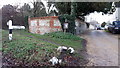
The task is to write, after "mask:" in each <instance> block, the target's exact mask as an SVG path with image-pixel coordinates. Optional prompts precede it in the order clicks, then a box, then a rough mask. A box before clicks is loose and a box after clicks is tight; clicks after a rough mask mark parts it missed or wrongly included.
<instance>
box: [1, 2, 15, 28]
mask: <svg viewBox="0 0 120 68" xmlns="http://www.w3.org/2000/svg"><path fill="white" fill-rule="evenodd" d="M16 13H17V11H16V8H15V7H14V6H12V5H10V4H8V5H4V6H3V7H2V28H3V29H6V28H7V25H6V23H7V21H8V20H9V19H13V18H11V16H13V17H14V16H15V15H16Z"/></svg>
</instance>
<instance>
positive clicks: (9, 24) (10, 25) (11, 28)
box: [7, 20, 25, 40]
mask: <svg viewBox="0 0 120 68" xmlns="http://www.w3.org/2000/svg"><path fill="white" fill-rule="evenodd" d="M7 25H8V27H9V40H12V30H13V29H25V26H12V20H9V21H8V22H7Z"/></svg>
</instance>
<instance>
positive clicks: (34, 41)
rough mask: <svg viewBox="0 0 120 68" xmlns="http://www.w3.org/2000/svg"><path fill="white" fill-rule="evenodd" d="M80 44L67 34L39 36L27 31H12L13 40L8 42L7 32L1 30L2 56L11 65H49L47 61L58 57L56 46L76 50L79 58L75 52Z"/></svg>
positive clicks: (79, 47)
mask: <svg viewBox="0 0 120 68" xmlns="http://www.w3.org/2000/svg"><path fill="white" fill-rule="evenodd" d="M81 42H82V39H81V38H80V37H77V36H75V35H72V34H69V33H65V34H64V33H63V32H53V33H48V34H44V35H39V34H32V33H29V32H28V31H27V30H17V31H16V30H14V31H13V40H12V41H9V40H8V31H7V30H2V45H3V50H2V51H3V56H4V58H7V59H10V61H11V62H12V63H10V64H11V65H50V64H49V63H48V61H49V59H51V57H53V56H58V55H59V54H58V53H57V51H56V48H57V47H58V46H67V47H73V48H74V49H75V50H76V55H75V56H77V57H79V58H81V56H80V54H78V52H77V51H79V50H82V49H83V48H82V44H81ZM82 58H83V57H82ZM7 59H6V60H7ZM4 62H6V61H4ZM7 62H8V61H7Z"/></svg>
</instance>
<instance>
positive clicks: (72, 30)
mask: <svg viewBox="0 0 120 68" xmlns="http://www.w3.org/2000/svg"><path fill="white" fill-rule="evenodd" d="M58 19H59V20H60V22H61V26H62V29H63V31H64V28H63V27H64V23H65V19H67V22H68V29H67V32H69V33H72V34H75V16H73V15H68V14H64V15H61V16H59V17H58Z"/></svg>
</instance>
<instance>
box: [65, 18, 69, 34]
mask: <svg viewBox="0 0 120 68" xmlns="http://www.w3.org/2000/svg"><path fill="white" fill-rule="evenodd" d="M66 29H68V22H67V19H65V23H64V33H65V32H66Z"/></svg>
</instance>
